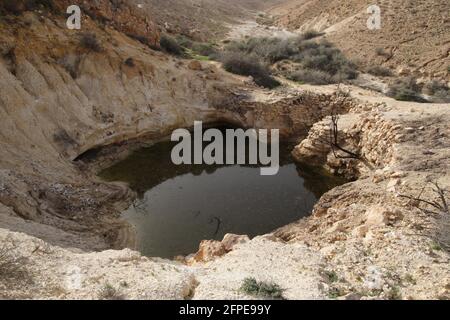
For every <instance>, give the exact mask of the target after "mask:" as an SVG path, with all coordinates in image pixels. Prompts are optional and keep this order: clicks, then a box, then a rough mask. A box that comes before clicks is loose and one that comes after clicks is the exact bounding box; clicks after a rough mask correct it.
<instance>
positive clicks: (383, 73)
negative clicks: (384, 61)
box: [367, 66, 392, 77]
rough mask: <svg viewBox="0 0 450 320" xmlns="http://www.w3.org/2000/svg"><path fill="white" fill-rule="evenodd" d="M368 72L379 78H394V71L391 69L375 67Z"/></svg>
mask: <svg viewBox="0 0 450 320" xmlns="http://www.w3.org/2000/svg"><path fill="white" fill-rule="evenodd" d="M367 72H368V73H370V74H371V75H374V76H377V77H390V76H392V71H391V69H389V68H386V67H382V66H373V67H370V68H369V69H367Z"/></svg>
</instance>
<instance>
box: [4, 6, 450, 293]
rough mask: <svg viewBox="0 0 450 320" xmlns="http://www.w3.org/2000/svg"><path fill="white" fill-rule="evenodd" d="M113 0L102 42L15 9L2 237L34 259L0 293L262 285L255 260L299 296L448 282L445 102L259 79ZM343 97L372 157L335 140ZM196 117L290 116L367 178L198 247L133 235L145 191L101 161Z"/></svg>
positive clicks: (317, 148)
mask: <svg viewBox="0 0 450 320" xmlns="http://www.w3.org/2000/svg"><path fill="white" fill-rule="evenodd" d="M99 3H100V5H99V7H94V8H90V10H92V11H89V12H91V14H90V16H89V17H85V18H84V19H83V24H84V25H85V26H86V27H87V28H89V30H90V32H91V33H93V34H95V35H96V37H97V39H98V40H99V42H100V43H101V44H102V46H101V48H87V47H85V46H81V45H80V39H81V38H82V35H81V34H80V33H77V32H76V31H69V30H67V29H66V28H65V19H64V18H63V17H59V16H57V15H53V14H51V13H48V12H45V11H44V12H43V11H27V12H24V13H22V14H20V15H18V16H16V15H10V16H7V17H3V18H2V20H1V22H0V23H1V25H0V28H1V29H0V30H1V32H0V53H1V57H2V58H1V59H0V90H1V94H0V106H1V108H0V112H1V126H0V136H1V139H0V147H1V151H0V152H1V157H0V168H1V169H0V239H1V246H0V248H1V250H2V254H3V253H4V252H5V251H6V252H7V255H9V256H11V255H12V256H13V257H14V259H15V261H16V262H17V261H20V263H21V265H22V266H23V267H22V268H17V269H15V270H10V269H8V271H9V272H11V273H10V274H9V275H8V277H7V279H8V280H2V282H0V297H2V298H37V299H42V298H43V299H60V298H62V299H72V298H75V299H82V298H87V299H98V298H102V295H104V294H105V288H107V289H108V288H109V287H113V288H114V294H115V295H117V296H121V297H124V298H126V299H164V298H166V299H212V298H214V299H233V298H251V297H249V296H246V295H245V294H243V293H242V292H241V291H240V290H239V287H240V286H241V284H242V280H243V279H244V278H245V277H247V276H254V275H258V277H259V280H266V281H273V282H276V283H277V284H279V285H280V287H282V288H283V289H284V292H283V296H284V297H285V298H287V299H307V298H314V299H328V298H343V299H361V298H363V299H374V298H383V299H397V298H405V299H420V298H427V299H429V298H432V299H436V298H439V299H448V298H450V268H449V263H450V256H449V251H448V250H449V248H450V238H449V232H448V231H449V226H450V221H449V212H448V207H445V205H446V203H448V194H446V193H445V191H443V192H441V190H445V189H447V190H448V189H449V188H450V178H449V176H450V171H449V164H450V140H449V132H450V130H449V129H450V128H449V123H450V108H449V107H448V104H447V105H446V104H419V103H412V102H398V101H395V100H393V99H390V98H386V97H384V96H382V95H381V94H378V93H374V92H372V91H366V90H363V89H360V88H357V87H353V86H344V85H341V86H339V87H337V86H333V85H330V86H321V87H315V86H308V85H298V84H294V83H285V84H283V86H281V87H280V88H277V89H275V90H272V91H269V90H265V89H261V88H259V87H256V86H255V85H254V84H252V83H251V82H249V81H248V79H247V78H244V77H238V76H234V75H231V74H229V73H227V72H225V71H223V70H222V69H221V68H220V65H219V64H218V63H215V62H197V61H195V62H194V60H187V59H179V58H175V57H172V56H170V55H167V54H165V53H162V52H160V51H156V50H153V49H150V47H149V46H148V44H152V43H154V44H157V42H158V39H159V32H158V29H157V28H156V26H155V25H154V24H153V23H152V22H150V21H149V19H148V18H145V17H140V16H139V15H136V14H134V13H133V10H132V9H129V10H125V11H123V12H125V13H123V14H122V15H118V14H116V13H115V11H114V10H112V9H111V8H110V7H108V6H109V2H108V1H100V2H99ZM64 5H65V4H64V1H61V6H62V7H63V6H64ZM99 17H103V18H104V19H103V20H102V19H100V18H99ZM99 20H101V21H104V20H106V21H109V22H108V23H99ZM130 35H133V36H130ZM137 38H139V39H141V40H142V38H145V39H147V40H146V41H144V42H147V44H145V43H141V42H139V41H137V40H136V39H137ZM332 112H337V113H338V114H340V115H341V116H340V118H339V127H338V139H339V140H340V145H341V146H343V147H345V149H346V150H352V151H353V152H354V153H356V154H358V156H359V160H356V159H348V158H346V157H342V156H345V153H342V152H341V151H336V150H332V148H331V147H330V145H329V144H328V143H326V141H327V137H328V136H329V128H330V122H331V118H330V115H331V114H332ZM196 120H202V121H204V122H207V123H217V122H220V123H230V124H234V125H238V126H241V127H254V128H280V129H281V133H282V136H283V138H284V139H290V140H296V141H298V143H299V144H298V146H297V147H296V148H295V149H294V150H293V155H294V157H295V158H296V160H298V161H299V162H306V163H308V164H315V165H317V166H321V167H324V168H326V169H327V170H329V171H330V172H332V173H335V174H339V175H344V176H346V177H347V178H350V179H352V180H354V181H353V182H349V183H347V184H345V185H343V186H340V187H337V188H335V189H333V190H331V191H330V192H328V193H326V194H325V195H324V196H323V197H322V198H321V199H320V200H319V202H318V203H317V204H316V206H315V209H314V211H313V214H312V216H311V217H309V218H305V219H303V220H301V221H298V222H294V223H292V224H291V225H288V226H285V227H283V228H281V229H279V230H276V231H274V232H273V233H271V234H267V235H261V236H258V237H256V238H254V239H251V240H250V239H248V238H247V237H245V236H233V235H229V236H226V238H225V239H224V241H222V242H215V241H205V242H203V243H202V244H201V245H200V250H199V252H198V253H197V254H196V255H195V256H193V257H191V258H190V259H189V261H187V263H186V261H183V262H179V261H170V260H163V259H159V258H148V257H143V256H141V254H139V253H138V252H136V251H133V250H132V249H123V248H125V247H131V248H132V247H133V245H134V240H133V236H132V235H133V231H132V230H130V226H129V225H127V224H126V223H125V222H123V221H122V220H120V219H119V215H120V212H121V210H123V209H124V208H126V207H127V206H128V205H129V204H130V203H131V201H132V200H133V199H134V197H135V195H134V193H133V192H132V191H131V190H130V189H129V188H128V187H127V186H126V185H122V184H118V183H105V182H102V181H100V180H99V178H97V177H96V171H97V170H98V168H99V167H103V166H105V164H107V163H111V162H113V161H117V160H118V159H119V158H122V157H123V156H124V155H125V154H126V153H127V152H128V151H127V150H130V148H131V146H132V145H133V144H134V143H136V142H137V143H139V142H145V143H148V142H152V141H158V140H159V139H161V138H163V137H166V136H167V135H169V134H170V133H171V132H172V130H173V129H175V128H180V127H190V126H192V124H193V122H194V121H196ZM130 141H133V142H130ZM104 146H108V147H107V148H106V149H99V148H100V147H104ZM99 150H100V151H99ZM336 153H337V154H336ZM91 158H94V160H93V161H88V160H89V159H91ZM205 240H206V239H205ZM5 270H6V269H5ZM77 281H78V282H79V283H81V285H77V284H79V283H78V282H77ZM109 289H110V288H109ZM109 289H108V290H109ZM110 291H111V290H110Z"/></svg>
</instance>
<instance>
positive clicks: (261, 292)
mask: <svg viewBox="0 0 450 320" xmlns="http://www.w3.org/2000/svg"><path fill="white" fill-rule="evenodd" d="M241 291H242V292H244V293H245V294H248V295H250V296H254V297H260V298H271V299H283V291H284V290H283V289H282V288H281V287H280V286H279V285H278V284H276V283H272V282H263V281H257V280H256V279H255V278H245V279H244V281H243V283H242V286H241Z"/></svg>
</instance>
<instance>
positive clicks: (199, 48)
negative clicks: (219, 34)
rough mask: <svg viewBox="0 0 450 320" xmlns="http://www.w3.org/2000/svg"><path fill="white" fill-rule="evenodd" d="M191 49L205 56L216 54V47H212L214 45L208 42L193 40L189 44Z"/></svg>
mask: <svg viewBox="0 0 450 320" xmlns="http://www.w3.org/2000/svg"><path fill="white" fill-rule="evenodd" d="M191 49H192V51H194V52H195V53H197V54H199V55H201V56H205V57H213V56H216V55H217V50H216V48H214V46H213V45H212V44H209V43H202V42H194V43H193V44H192V46H191Z"/></svg>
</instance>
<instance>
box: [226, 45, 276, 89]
mask: <svg viewBox="0 0 450 320" xmlns="http://www.w3.org/2000/svg"><path fill="white" fill-rule="evenodd" d="M221 60H222V63H223V67H224V69H225V70H227V71H228V72H231V73H234V74H239V75H242V76H252V77H253V80H254V81H255V83H256V84H257V85H259V86H261V87H265V88H269V89H272V88H275V87H277V86H279V85H280V83H279V82H278V81H277V80H275V79H274V78H273V77H272V76H271V73H270V70H269V68H267V67H266V66H264V65H263V64H262V63H261V62H259V61H258V58H257V57H255V56H245V55H239V54H237V53H228V54H225V55H223V56H222V57H221Z"/></svg>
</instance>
